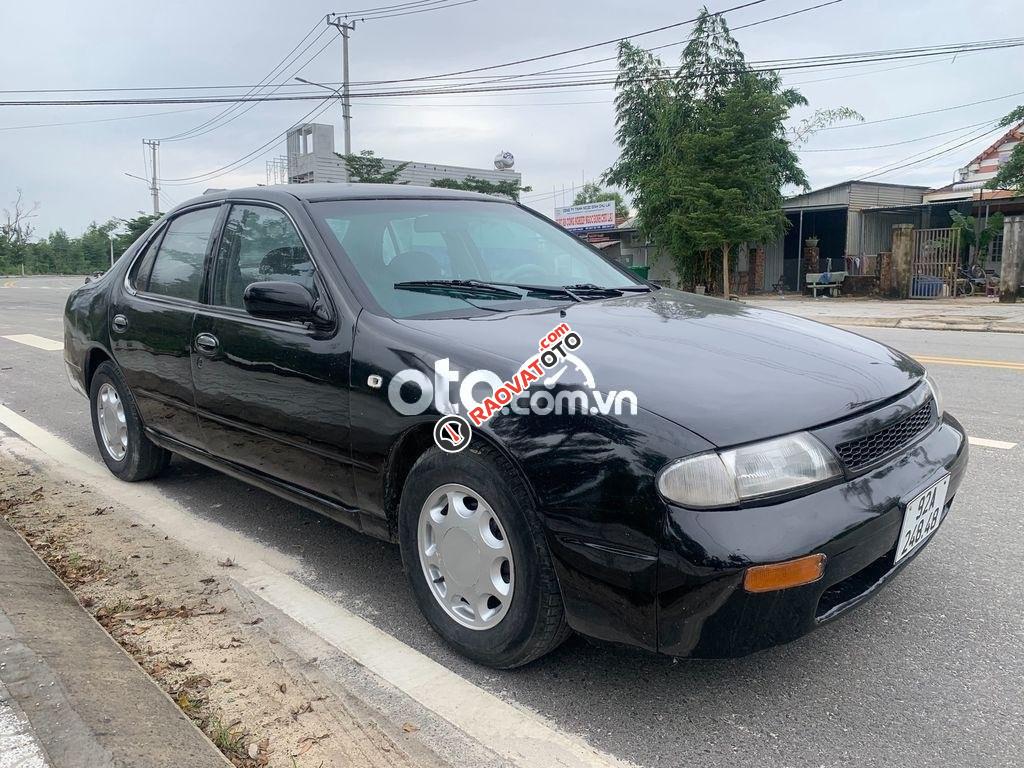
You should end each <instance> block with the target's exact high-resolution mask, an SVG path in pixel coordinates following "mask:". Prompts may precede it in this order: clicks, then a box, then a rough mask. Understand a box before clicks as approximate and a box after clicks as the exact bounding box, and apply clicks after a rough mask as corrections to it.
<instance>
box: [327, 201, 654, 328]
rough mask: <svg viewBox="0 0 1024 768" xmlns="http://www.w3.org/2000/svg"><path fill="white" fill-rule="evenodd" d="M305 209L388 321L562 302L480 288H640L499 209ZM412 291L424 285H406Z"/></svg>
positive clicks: (361, 205)
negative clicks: (329, 237)
mask: <svg viewBox="0 0 1024 768" xmlns="http://www.w3.org/2000/svg"><path fill="white" fill-rule="evenodd" d="M312 208H313V212H314V216H315V217H316V218H317V219H318V220H319V221H318V223H320V224H322V225H326V226H323V227H321V228H322V229H323V230H325V231H326V232H330V233H331V234H332V235H333V237H334V239H335V240H336V242H337V246H336V247H335V248H334V250H336V251H337V252H338V253H339V254H340V257H341V258H345V259H347V260H348V261H350V262H351V263H352V265H353V266H354V267H355V269H356V271H357V272H358V273H359V277H360V279H361V280H362V281H363V283H365V284H366V287H367V289H368V290H369V291H370V293H371V294H373V297H374V299H376V300H377V303H378V304H380V306H381V307H382V308H383V309H384V310H385V311H386V312H388V313H389V314H391V315H393V316H394V317H413V316H418V315H430V314H436V313H447V312H451V311H453V310H466V309H472V308H474V307H475V308H478V309H491V310H495V309H501V310H507V309H518V308H520V307H521V306H522V305H523V304H524V302H528V301H529V302H534V301H565V300H567V295H566V294H565V293H562V292H558V291H544V290H538V291H533V292H529V291H527V292H523V291H519V292H518V293H519V294H520V295H516V293H517V292H516V291H511V290H504V291H502V290H487V289H486V287H481V286H480V285H479V284H481V283H487V284H491V285H495V284H497V285H499V286H502V285H503V286H527V287H536V288H538V289H543V288H562V287H564V286H569V287H573V286H586V289H587V290H590V291H591V292H594V291H600V290H601V289H618V290H620V291H635V290H638V289H642V288H643V286H644V284H643V283H641V282H640V281H638V280H635V279H633V278H632V277H631V276H630V275H629V274H628V273H625V272H623V271H622V270H619V269H617V268H616V267H614V266H612V265H611V264H609V263H608V262H607V261H605V259H604V258H602V257H601V256H600V255H598V254H596V253H595V252H594V251H592V250H591V249H590V248H588V247H587V246H585V245H584V244H583V243H581V242H580V241H579V240H577V239H576V238H575V237H573V236H572V235H569V234H566V233H565V232H563V231H562V230H560V229H558V228H557V227H555V226H552V225H551V224H549V223H548V222H546V221H545V220H544V219H541V218H539V217H537V216H534V215H532V214H530V213H527V212H526V211H524V210H522V209H521V208H519V207H517V206H515V205H509V204H507V203H502V202H498V201H495V202H493V203H492V202H488V201H483V200H480V201H477V200H402V199H398V200H335V201H329V202H319V203H314V204H313V206H312ZM417 281H431V284H430V285H415V284H413V285H410V283H416V282H417ZM448 281H471V283H475V284H477V285H476V287H472V284H471V285H468V286H467V285H466V284H465V283H461V284H460V283H459V282H454V283H451V282H448ZM439 283H448V285H444V284H439ZM402 284H405V285H402ZM396 285H397V287H396ZM612 295H614V291H612ZM569 300H572V299H571V298H570V299H569Z"/></svg>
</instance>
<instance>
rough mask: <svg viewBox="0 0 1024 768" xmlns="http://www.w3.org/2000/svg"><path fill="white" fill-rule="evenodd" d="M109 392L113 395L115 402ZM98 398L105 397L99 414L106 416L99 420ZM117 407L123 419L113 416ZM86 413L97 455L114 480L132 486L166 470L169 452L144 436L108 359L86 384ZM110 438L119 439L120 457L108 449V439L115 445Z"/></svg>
mask: <svg viewBox="0 0 1024 768" xmlns="http://www.w3.org/2000/svg"><path fill="white" fill-rule="evenodd" d="M112 393H114V394H116V400H114V398H113V394H112ZM101 397H103V398H105V400H104V406H103V412H104V413H107V414H110V415H108V416H107V417H106V418H104V419H101V417H100V403H99V401H100V399H101ZM118 405H119V406H120V410H121V413H120V414H119V415H120V416H123V420H122V419H120V418H115V417H114V415H113V414H115V413H116V411H117V406H118ZM89 410H90V411H91V413H92V431H93V435H94V436H95V437H96V446H97V447H98V448H99V450H100V456H102V457H103V462H104V463H105V464H106V465H107V469H109V470H110V471H111V472H112V473H113V474H114V475H115V476H116V477H118V478H120V479H121V480H125V481H127V482H130V483H134V482H137V481H139V480H148V479H150V478H151V477H156V476H157V475H159V474H160V473H161V472H163V471H164V469H166V468H167V465H168V464H169V463H170V461H171V454H170V452H169V451H167V450H165V449H163V448H161V447H160V446H158V445H156V444H155V443H153V442H152V441H151V440H150V439H149V438H148V437H146V434H145V431H144V430H143V427H142V419H141V418H140V417H139V409H138V407H137V406H136V405H135V398H134V397H132V393H131V390H129V389H128V385H127V384H126V383H125V380H124V376H122V375H121V370H120V369H119V368H118V367H117V366H116V365H114V363H112V362H111V361H109V360H105V361H104V362H102V363H100V365H99V367H98V368H97V369H96V373H94V374H93V377H92V381H90V382H89ZM111 424H114V425H116V424H120V425H121V427H120V430H123V432H120V431H118V427H116V426H111ZM104 430H106V432H104ZM114 435H118V436H120V438H121V440H120V445H121V447H122V448H123V455H119V454H120V451H118V450H115V449H112V448H111V447H108V438H110V440H109V442H110V443H114V444H116V443H118V440H117V439H115V438H114V437H113V436H114Z"/></svg>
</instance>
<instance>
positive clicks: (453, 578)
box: [399, 446, 569, 669]
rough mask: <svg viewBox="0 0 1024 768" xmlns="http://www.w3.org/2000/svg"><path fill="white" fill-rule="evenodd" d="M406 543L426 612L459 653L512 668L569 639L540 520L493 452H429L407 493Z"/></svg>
mask: <svg viewBox="0 0 1024 768" xmlns="http://www.w3.org/2000/svg"><path fill="white" fill-rule="evenodd" d="M399 540H400V544H401V549H402V562H403V564H404V566H405V572H406V576H407V577H408V579H409V584H410V586H411V587H412V591H413V595H414V596H415V598H416V602H417V603H418V605H419V608H420V610H421V611H422V612H423V615H424V616H425V617H426V618H427V621H429V622H430V624H431V626H433V627H434V629H435V630H436V631H437V632H438V634H440V635H441V637H443V638H444V639H445V641H447V642H448V643H449V644H450V645H451V646H453V647H454V648H455V649H456V650H457V651H459V653H462V654H463V655H465V656H468V657H469V658H471V659H473V660H474V661H477V662H480V663H482V664H487V665H488V666H492V667H498V668H502V669H507V668H510V667H517V666H521V665H523V664H527V663H528V662H530V661H533V660H534V659H536V658H538V657H539V656H543V655H544V654H545V653H548V652H549V651H551V650H553V649H554V648H556V647H557V646H558V645H559V644H561V643H562V641H563V640H565V638H566V637H567V636H568V634H569V627H568V625H567V624H566V622H565V610H564V608H563V605H562V597H561V593H560V591H559V589H558V583H557V580H556V579H555V574H554V567H553V565H552V562H551V554H550V552H549V551H548V547H547V542H546V541H545V539H544V534H543V531H542V530H541V527H540V523H539V520H538V519H537V515H536V513H535V512H534V510H533V509H532V508H531V506H530V503H529V495H528V493H527V491H526V488H525V487H524V485H523V483H522V481H521V480H520V479H519V478H518V475H517V474H516V472H515V470H514V468H513V467H512V466H511V465H510V464H509V462H508V461H507V460H506V459H505V458H504V457H503V456H501V454H499V453H498V452H497V451H496V450H494V449H491V448H490V447H488V446H483V447H479V446H471V447H470V448H467V449H466V450H465V451H463V452H461V453H456V454H447V453H443V452H442V451H440V450H438V449H437V448H431V449H430V450H429V451H427V452H426V453H425V454H423V456H421V457H420V459H419V460H418V461H417V462H416V464H415V465H414V466H413V468H412V470H411V471H410V473H409V477H408V479H407V480H406V483H405V487H404V488H403V490H402V498H401V502H400V510H399Z"/></svg>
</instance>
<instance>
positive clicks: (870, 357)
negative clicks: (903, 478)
mask: <svg viewBox="0 0 1024 768" xmlns="http://www.w3.org/2000/svg"><path fill="white" fill-rule="evenodd" d="M399 322H401V324H402V325H404V326H406V327H410V328H416V329H417V330H419V331H422V332H424V333H428V334H430V335H431V336H433V337H435V341H441V342H443V343H442V344H441V345H440V346H441V347H442V349H438V345H432V346H434V347H435V350H434V351H435V352H438V354H439V356H450V357H451V358H452V360H453V362H458V364H459V365H460V367H463V370H465V368H464V366H466V365H467V364H470V365H471V364H474V363H473V361H474V356H473V351H474V350H476V351H477V352H479V353H487V354H485V355H480V356H479V359H480V362H479V364H480V365H481V366H486V365H490V366H491V367H492V369H493V360H494V359H496V358H501V359H504V360H507V361H508V363H509V365H508V367H507V368H506V370H495V373H497V374H498V375H499V376H503V377H507V376H511V375H512V373H514V371H515V370H516V368H517V366H518V364H520V363H522V362H523V361H525V360H527V359H530V358H531V357H532V356H533V355H535V354H536V353H537V349H538V348H537V342H538V340H539V339H540V338H541V337H542V336H544V335H546V334H547V333H548V332H549V331H550V330H551V329H552V328H554V327H555V326H557V325H559V324H560V323H562V322H566V323H569V325H570V326H571V327H572V329H573V330H574V331H576V332H577V333H579V335H580V336H581V338H582V340H583V345H582V346H581V347H580V349H579V350H577V352H576V355H577V357H578V358H579V359H580V360H582V362H583V364H584V365H585V367H586V374H589V382H590V383H592V384H594V385H595V387H596V389H597V390H599V391H601V392H602V393H608V392H610V391H612V390H614V391H617V392H621V391H623V390H630V391H632V392H634V393H635V394H636V398H637V403H638V405H639V407H640V408H643V409H645V410H648V411H651V412H653V413H656V414H658V415H659V416H662V417H664V418H666V419H669V420H671V421H673V422H675V423H677V424H679V425H680V426H683V427H685V428H686V429H688V430H690V431H692V432H695V433H697V434H698V435H700V436H702V437H704V438H705V439H706V440H708V441H709V442H711V443H713V444H715V445H717V446H719V447H721V446H728V445H737V444H740V443H745V442H750V441H752V440H759V439H762V438H767V437H774V436H776V435H781V434H786V433H788V432H794V431H798V430H802V429H808V428H811V427H815V426H818V425H821V424H825V423H828V422H832V421H836V420H839V419H843V418H845V417H848V416H850V415H852V414H854V413H857V412H859V411H863V410H866V409H869V408H871V407H872V406H874V405H877V404H879V403H881V402H884V401H886V400H889V399H890V398H892V397H895V396H896V395H899V394H900V393H902V392H905V391H906V390H907V389H909V388H911V387H912V386H914V385H915V384H916V383H917V382H918V380H919V379H920V378H921V376H922V375H923V373H924V370H923V369H922V368H921V366H920V365H919V364H918V363H916V362H915V361H914V360H912V359H911V358H909V357H907V356H906V355H903V354H902V353H900V352H897V351H896V350H893V349H891V348H889V347H887V346H885V345H883V344H879V343H878V342H875V341H872V340H870V339H866V338H864V337H863V336H859V335H857V334H854V333H850V332H847V331H842V330H839V329H837V328H832V327H830V326H827V325H822V324H820V323H816V322H813V321H810V320H805V319H803V318H798V317H794V316H792V315H787V314H784V313H781V312H773V311H770V310H764V309H758V308H756V307H752V306H749V305H746V304H742V303H739V302H731V301H724V300H721V299H713V298H708V297H704V296H697V295H695V294H689V293H683V292H680V291H673V290H669V289H661V290H657V291H653V292H651V293H648V294H642V295H636V296H624V297H622V298H617V299H608V300H601V301H588V302H583V303H578V304H571V305H568V306H565V307H564V309H563V308H562V307H555V308H545V309H543V310H522V311H515V312H502V313H495V314H492V315H488V316H484V317H473V318H446V319H429V320H426V319H423V320H420V319H411V320H410V319H407V320H401V321H399ZM443 347H447V348H448V349H449V351H445V350H444V349H443ZM574 367H576V366H574ZM577 372H578V371H577ZM586 374H585V375H584V376H583V378H584V380H586V379H587V375H586ZM569 379H571V376H570V377H567V378H566V381H568V380H569ZM535 386H537V385H535ZM621 418H623V419H628V418H629V416H628V415H624V416H622V417H621Z"/></svg>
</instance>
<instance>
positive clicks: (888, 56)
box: [0, 6, 1024, 105]
mask: <svg viewBox="0 0 1024 768" xmlns="http://www.w3.org/2000/svg"><path fill="white" fill-rule="evenodd" d="M816 7H818V6H812V8H816ZM806 10H811V8H807V9H802V11H806ZM802 11H794V12H793V13H798V12H802ZM775 18H777V17H772V18H770V19H762V20H760V21H758V22H753V23H752V24H751V25H747V26H752V25H753V24H761V23H765V22H768V21H772V20H774V19H775ZM670 45H675V43H670ZM1021 45H1024V37H1016V38H1001V39H994V40H977V41H967V42H958V43H946V44H943V45H937V46H924V47H921V46H914V47H909V48H896V49H888V50H869V51H852V52H847V53H840V54H830V55H827V56H804V57H789V58H784V59H764V60H750V61H748V62H746V66H747V68H749V69H751V70H754V71H765V70H779V69H804V68H807V69H810V68H816V67H818V66H825V65H828V66H834V67H843V66H864V65H865V64H867V65H871V64H875V63H880V62H884V61H889V60H894V59H900V58H907V57H909V56H917V55H927V56H929V57H930V56H947V55H961V54H970V53H980V52H983V51H986V50H995V49H1001V48H1011V47H1019V46H1021ZM308 47H309V46H307V49H308ZM296 58H297V57H296ZM612 59H614V57H612ZM607 60H611V59H602V60H601V61H607ZM590 63H595V62H581V63H579V64H573V65H569V67H561V68H557V69H550V70H544V71H539V72H530V73H520V74H515V75H495V76H490V77H488V78H486V79H479V78H466V77H459V76H448V75H445V76H440V75H439V76H435V77H434V78H433V79H436V80H442V79H447V80H452V79H464V80H475V82H473V83H463V84H461V85H468V84H488V83H493V82H504V81H507V80H512V79H517V80H525V79H537V78H539V77H543V76H547V77H549V78H550V77H573V76H576V75H579V74H590V75H601V74H609V75H615V74H617V72H618V70H616V69H601V70H589V71H581V72H563V71H562V70H565V69H568V68H571V67H579V66H584V65H585V64H590ZM910 66H917V65H910ZM661 71H662V72H664V73H666V74H671V71H672V70H671V69H670V68H667V67H666V68H663V69H662V70H661ZM882 71H891V70H882ZM265 80H266V78H265ZM401 82H408V81H403V80H367V81H354V82H353V83H352V85H353V86H357V87H365V86H375V85H385V84H389V83H401ZM810 82H818V81H810ZM568 84H571V83H568ZM325 85H327V86H329V87H330V86H337V85H339V84H338V83H331V82H326V83H325ZM457 85H458V84H457ZM262 87H265V83H263V82H261V83H258V84H256V85H220V84H215V85H183V86H135V87H106V88H51V89H19V90H0V93H6V94H46V93H113V92H140V91H151V92H165V91H195V90H209V91H213V90H235V89H246V90H248V91H253V90H256V89H260V88H262ZM275 87H280V88H284V87H289V88H297V87H300V86H299V85H298V84H296V83H291V82H282V83H280V84H279V86H275ZM247 95H249V94H242V95H241V96H236V95H231V96H229V97H228V98H230V99H231V100H236V99H243V98H244V97H246V96H247ZM199 98H216V97H213V96H208V97H207V96H204V97H199ZM74 101H76V102H77V101H92V100H74ZM104 101H107V100H104ZM47 103H51V102H31V105H39V104H44V105H45V104H47ZM52 103H55V104H64V103H65V102H64V101H55V102H52ZM8 104H9V105H15V104H17V105H22V104H23V102H0V105H8Z"/></svg>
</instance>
